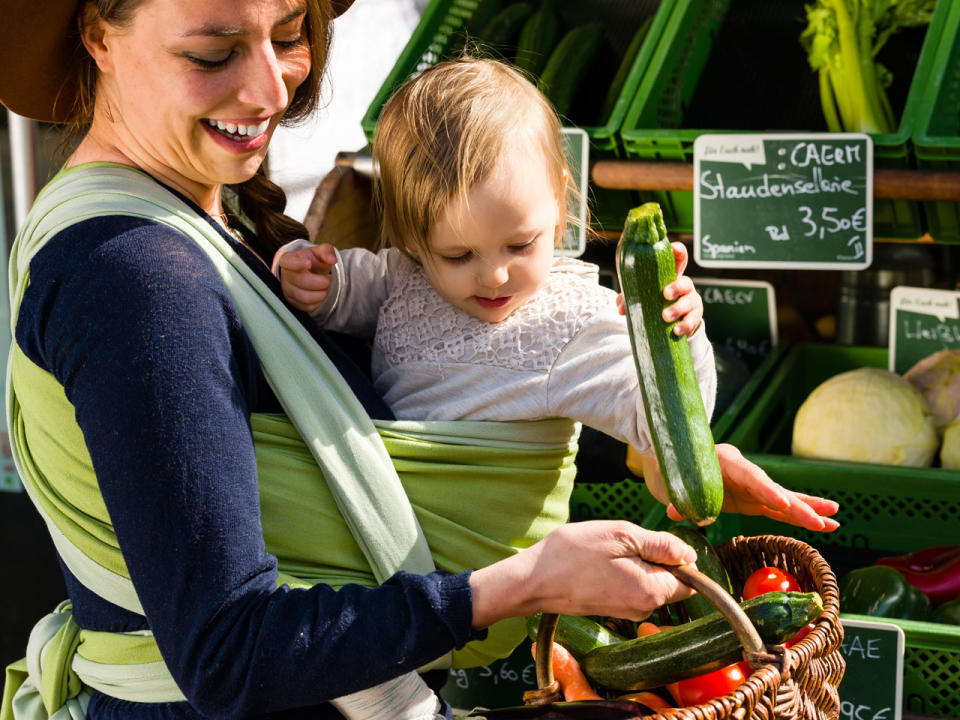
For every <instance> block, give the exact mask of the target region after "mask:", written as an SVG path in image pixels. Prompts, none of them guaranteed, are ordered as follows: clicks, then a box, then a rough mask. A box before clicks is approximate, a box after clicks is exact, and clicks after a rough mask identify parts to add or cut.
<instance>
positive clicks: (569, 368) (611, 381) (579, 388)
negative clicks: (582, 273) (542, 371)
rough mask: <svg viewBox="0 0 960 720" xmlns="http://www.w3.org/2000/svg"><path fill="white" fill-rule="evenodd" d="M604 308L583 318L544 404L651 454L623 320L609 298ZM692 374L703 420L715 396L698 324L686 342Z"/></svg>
mask: <svg viewBox="0 0 960 720" xmlns="http://www.w3.org/2000/svg"><path fill="white" fill-rule="evenodd" d="M608 306H609V307H608V308H606V309H602V310H600V311H598V312H595V313H593V314H591V315H588V316H587V317H586V318H585V319H584V322H583V324H582V325H581V327H580V329H579V331H578V332H577V333H576V334H575V335H574V336H573V337H572V338H571V340H570V342H569V343H567V345H566V346H565V347H564V348H563V350H562V351H561V352H560V354H559V355H558V357H557V360H556V362H555V363H554V365H553V367H552V368H551V370H550V378H549V382H548V390H547V403H548V406H549V408H550V412H551V413H553V414H555V415H556V416H558V417H569V418H573V419H574V420H579V421H580V422H582V423H583V424H584V425H587V426H589V427H592V428H594V429H596V430H600V431H601V432H603V433H606V434H607V435H610V436H611V437H614V438H616V439H618V440H620V441H622V442H625V443H628V444H630V445H632V446H633V447H634V449H636V450H637V451H638V452H640V453H650V452H652V450H653V444H652V439H651V435H650V428H649V426H648V424H647V418H646V412H645V409H644V405H643V395H642V393H641V392H640V382H639V379H638V377H637V368H636V364H635V363H634V359H633V349H632V347H631V345H630V336H629V333H628V331H627V324H626V320H625V319H624V317H623V316H622V315H620V314H619V313H618V312H617V309H616V307H615V305H614V302H613V299H612V297H611V299H610V302H609V303H608ZM689 342H690V351H691V354H692V356H693V362H694V371H695V372H696V375H697V382H698V384H699V386H700V393H701V396H702V397H703V403H704V407H705V409H706V411H707V417H708V418H709V417H710V416H711V415H712V414H713V407H714V404H715V400H716V392H717V373H716V366H715V365H714V358H713V349H712V346H711V345H710V342H709V340H708V339H707V334H706V329H705V326H704V324H703V323H701V326H700V327H699V328H698V329H697V331H696V332H694V334H693V335H692V336H691V337H690V338H689Z"/></svg>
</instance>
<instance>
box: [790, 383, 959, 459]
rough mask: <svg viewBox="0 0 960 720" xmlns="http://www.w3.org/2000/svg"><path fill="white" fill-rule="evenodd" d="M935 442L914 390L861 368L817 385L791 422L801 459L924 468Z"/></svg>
mask: <svg viewBox="0 0 960 720" xmlns="http://www.w3.org/2000/svg"><path fill="white" fill-rule="evenodd" d="M939 446H940V439H939V437H938V435H937V431H936V426H935V423H934V419H933V414H932V413H931V412H930V408H929V406H928V405H927V402H926V400H925V399H924V398H923V395H921V394H920V391H919V390H917V389H916V388H915V387H913V385H911V384H910V383H909V382H907V381H906V380H905V379H904V378H903V377H901V376H900V375H897V374H896V373H893V372H890V371H889V370H884V369H881V368H875V367H861V368H856V369H854V370H848V371H846V372H842V373H839V374H837V375H834V376H833V377H830V378H828V379H827V380H825V381H824V382H822V383H821V384H820V385H818V386H817V387H816V388H815V389H814V390H813V392H811V393H810V395H808V396H807V398H806V399H805V400H804V401H803V404H801V406H800V408H799V410H797V414H796V416H795V417H794V423H793V440H792V451H793V454H794V455H798V456H801V457H813V458H827V459H832V460H851V461H855V462H872V463H885V464H889V465H911V466H918V467H924V466H929V465H931V464H932V463H933V460H934V458H935V457H936V453H937V450H938V448H939Z"/></svg>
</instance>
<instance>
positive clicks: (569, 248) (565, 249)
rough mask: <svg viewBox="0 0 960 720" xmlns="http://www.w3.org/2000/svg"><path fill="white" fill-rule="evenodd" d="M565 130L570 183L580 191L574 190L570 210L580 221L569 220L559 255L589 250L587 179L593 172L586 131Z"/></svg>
mask: <svg viewBox="0 0 960 720" xmlns="http://www.w3.org/2000/svg"><path fill="white" fill-rule="evenodd" d="M562 132H563V143H564V153H565V154H566V158H567V168H568V169H569V170H570V183H571V184H572V185H573V186H574V187H576V188H577V190H578V193H577V195H574V194H572V193H571V196H570V198H569V201H570V207H568V208H567V210H568V212H570V213H572V214H573V216H574V217H576V218H578V220H577V222H573V221H570V222H568V223H567V227H566V229H565V230H564V233H563V238H562V240H561V242H560V247H559V248H558V254H560V255H569V256H570V257H580V256H581V255H583V253H584V251H585V250H586V249H587V180H588V176H589V174H590V172H589V170H590V140H589V139H588V138H587V132H586V130H582V129H580V128H563V130H562Z"/></svg>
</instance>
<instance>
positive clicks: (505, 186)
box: [422, 148, 560, 323]
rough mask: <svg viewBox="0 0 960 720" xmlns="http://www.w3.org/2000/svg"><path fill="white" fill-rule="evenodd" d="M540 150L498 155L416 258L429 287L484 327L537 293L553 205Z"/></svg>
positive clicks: (554, 228) (552, 230)
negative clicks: (423, 253)
mask: <svg viewBox="0 0 960 720" xmlns="http://www.w3.org/2000/svg"><path fill="white" fill-rule="evenodd" d="M547 168H548V165H547V162H546V159H545V158H544V156H543V153H542V152H541V151H540V150H539V149H536V148H533V149H525V150H523V151H514V152H509V153H505V154H504V158H503V160H502V161H501V162H500V164H499V167H498V168H497V169H496V170H495V171H494V172H493V173H491V175H490V176H489V177H488V178H487V179H486V180H485V181H484V182H482V183H480V184H478V185H475V186H474V187H473V188H472V189H471V190H470V192H469V193H467V196H466V199H465V200H460V199H455V200H453V201H451V203H450V204H449V205H448V206H447V208H446V209H445V210H444V212H443V213H442V214H441V216H440V217H439V218H438V220H437V222H436V223H434V226H433V227H432V228H431V231H430V235H429V237H428V240H429V243H430V252H429V253H426V256H425V257H423V258H422V260H423V267H424V271H425V272H426V274H427V277H428V278H429V280H430V283H431V284H432V285H433V287H434V289H436V291H437V292H438V293H439V294H440V295H441V297H443V298H444V299H445V300H447V301H448V302H450V303H452V304H453V305H456V306H457V307H458V308H460V309H461V310H465V311H466V312H468V313H470V314H471V315H473V316H475V317H477V318H479V319H480V320H483V321H485V322H494V323H495V322H501V321H503V320H505V319H506V318H508V317H509V316H510V315H511V314H512V313H513V312H514V311H515V310H516V309H517V308H519V307H520V306H522V305H523V304H524V303H526V302H527V301H528V300H529V299H530V298H531V297H533V295H534V294H535V293H536V292H537V291H538V290H539V289H540V287H541V286H542V285H543V283H544V282H545V281H546V279H547V275H548V274H549V273H550V268H551V266H552V264H553V250H554V245H555V243H556V239H557V237H558V236H559V229H560V204H559V199H558V195H557V189H556V187H555V185H554V183H553V182H552V180H553V178H552V177H550V176H549V174H548V172H547Z"/></svg>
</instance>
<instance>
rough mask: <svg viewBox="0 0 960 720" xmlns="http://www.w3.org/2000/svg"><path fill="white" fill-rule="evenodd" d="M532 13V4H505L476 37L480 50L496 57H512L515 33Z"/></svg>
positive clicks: (515, 39)
mask: <svg viewBox="0 0 960 720" xmlns="http://www.w3.org/2000/svg"><path fill="white" fill-rule="evenodd" d="M531 15H533V5H532V4H531V3H528V2H517V3H514V4H513V5H507V7H505V8H504V9H503V10H501V11H500V12H498V13H497V14H496V15H494V16H493V19H492V20H490V22H488V23H487V25H486V27H484V28H483V30H481V31H480V35H479V37H478V38H477V40H478V42H479V45H480V52H481V53H482V54H485V55H493V56H497V57H504V58H506V57H513V51H512V48H514V47H515V46H516V42H517V35H519V34H520V29H521V28H522V27H523V24H524V23H525V22H526V21H527V18H529V17H530V16H531Z"/></svg>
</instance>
